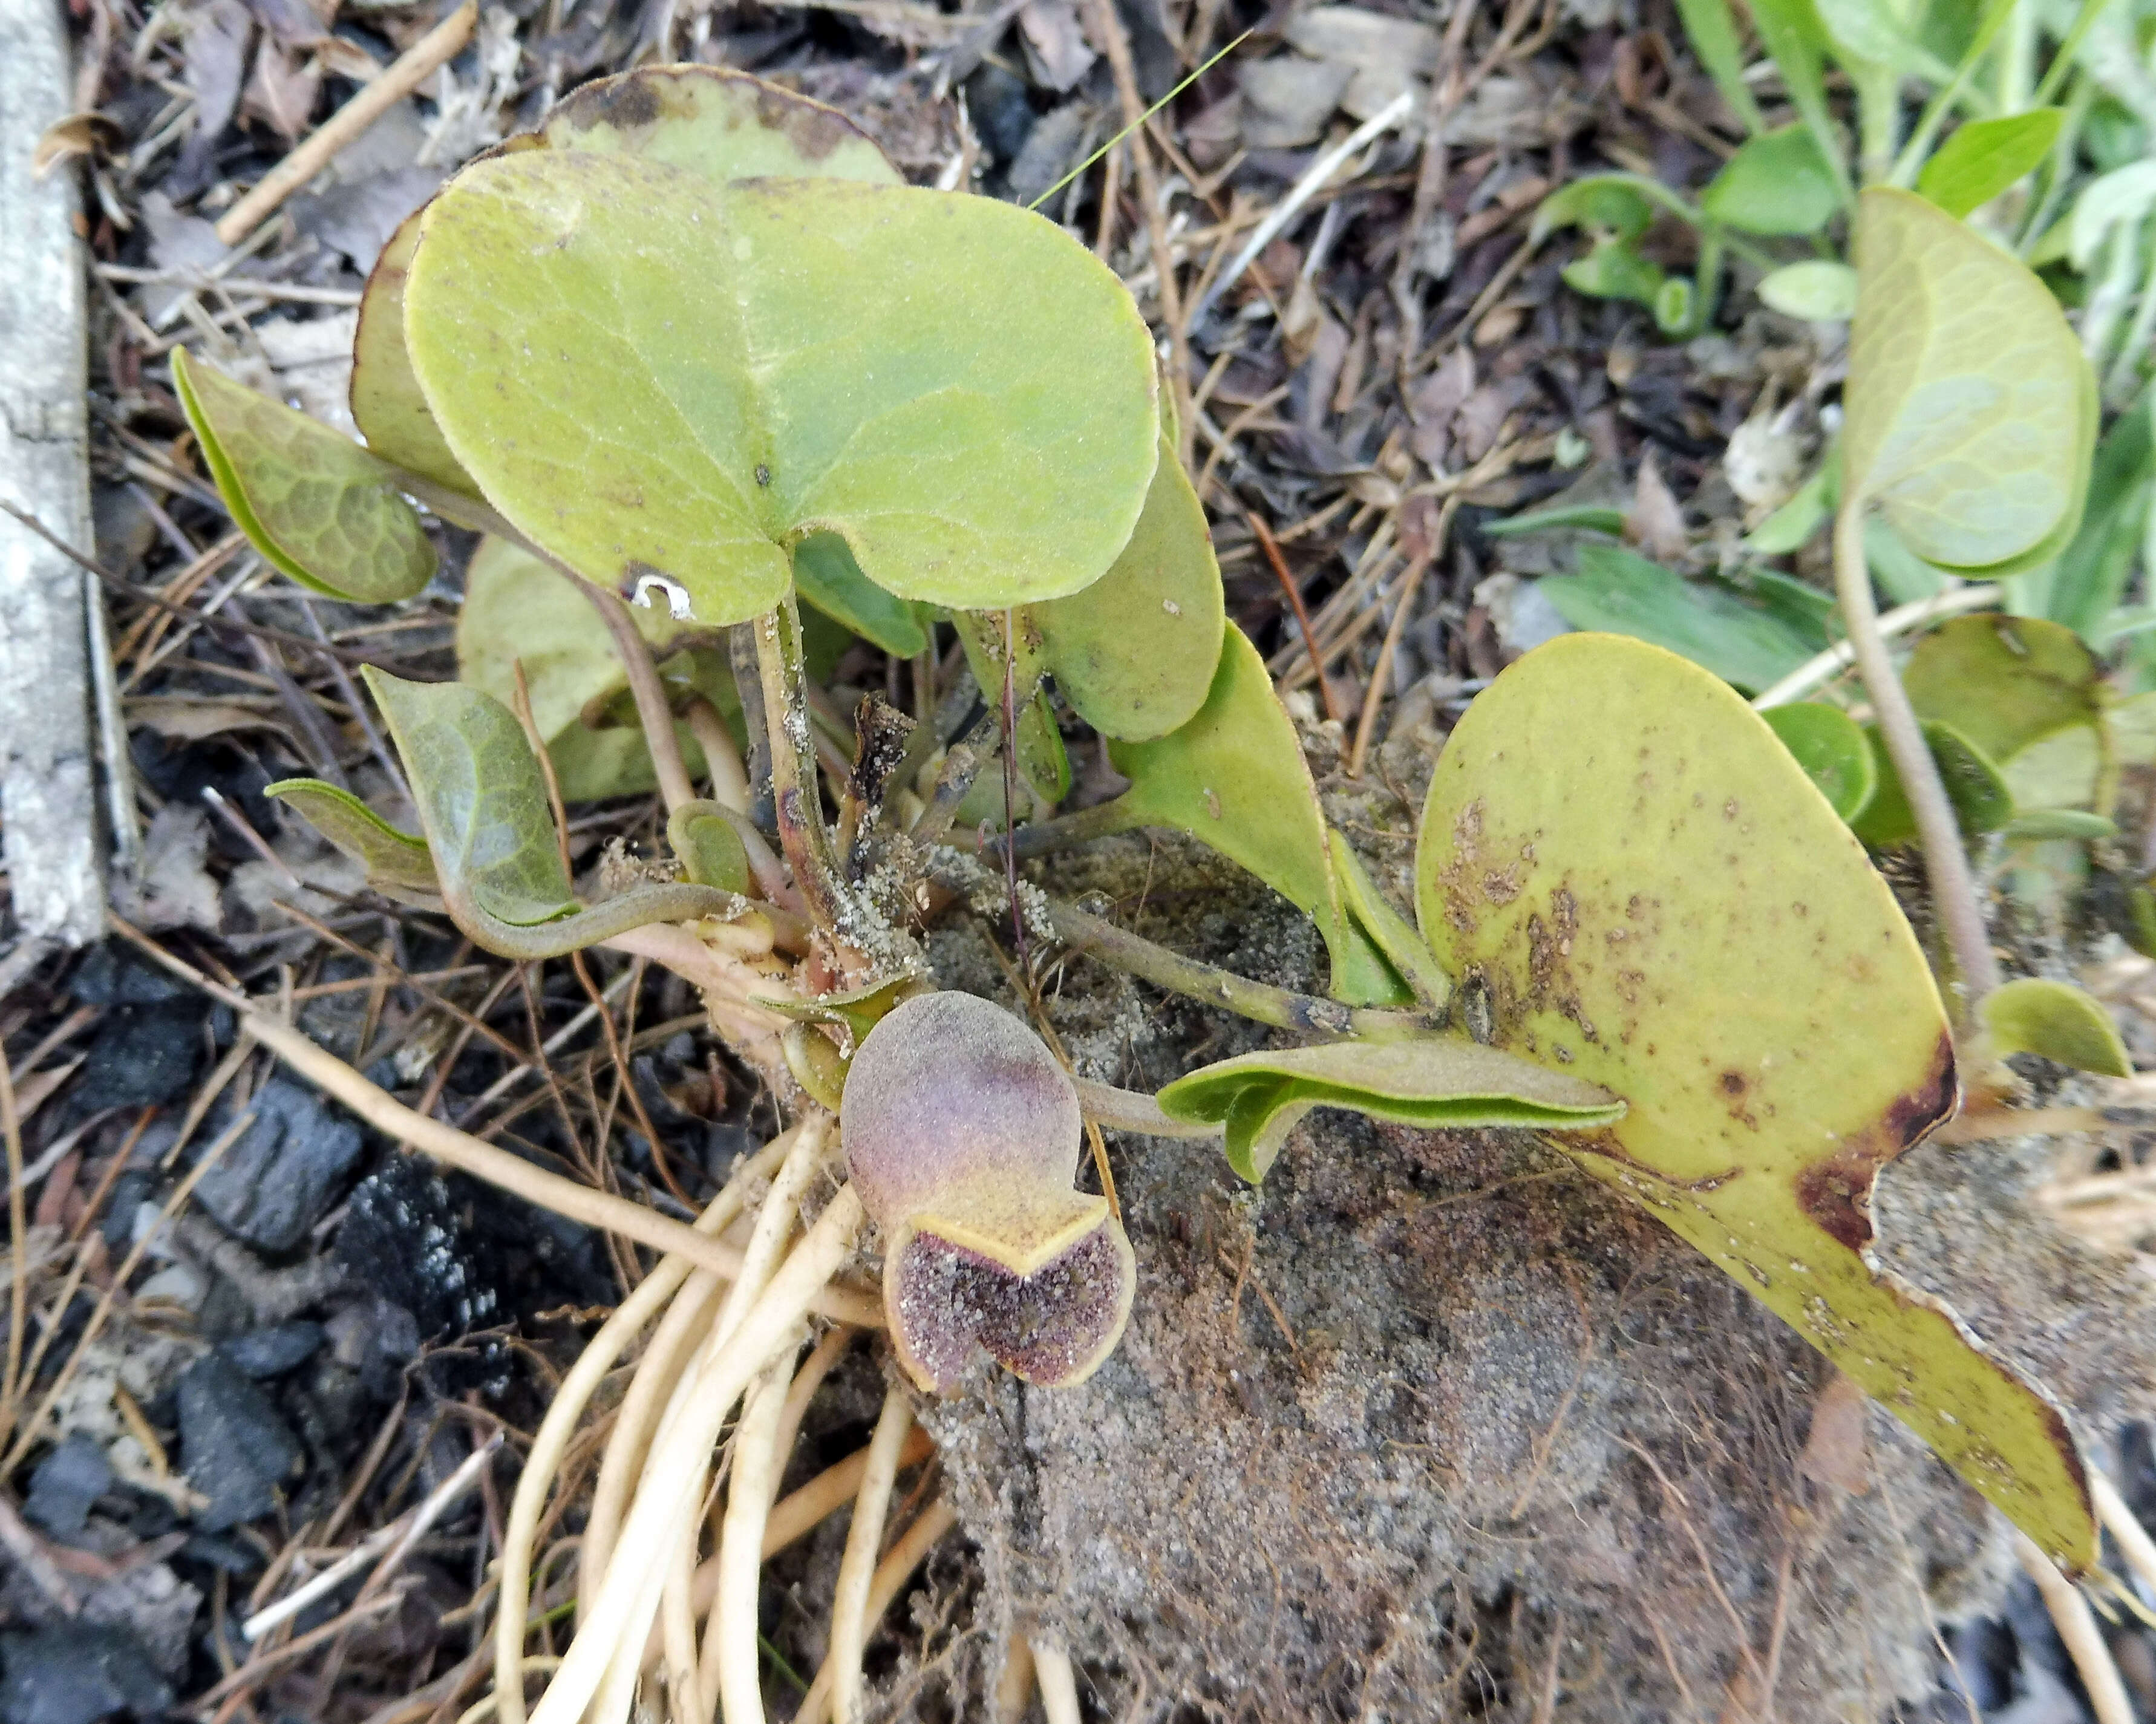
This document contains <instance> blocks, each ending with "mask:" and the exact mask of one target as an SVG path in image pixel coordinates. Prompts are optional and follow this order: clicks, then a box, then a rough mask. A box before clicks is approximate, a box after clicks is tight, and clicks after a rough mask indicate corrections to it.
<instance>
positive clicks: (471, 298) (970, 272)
mask: <svg viewBox="0 0 2156 1724" xmlns="http://www.w3.org/2000/svg"><path fill="white" fill-rule="evenodd" d="M420 231H421V240H420V245H419V249H418V254H417V255H416V257H415V258H414V259H413V264H412V270H411V274H410V275H409V277H408V280H407V283H406V287H405V339H406V342H407V345H408V347H409V349H410V351H411V357H412V362H413V370H414V371H415V372H416V373H417V375H418V378H419V382H420V386H421V387H422V388H423V390H424V391H425V393H426V396H427V400H428V404H429V407H430V408H432V409H433V411H434V418H435V420H436V422H437V423H439V425H440V426H441V428H442V431H443V434H444V437H445V438H446V439H448V441H449V445H450V447H451V449H453V450H454V452H455V453H456V454H457V457H458V459H459V461H460V463H461V464H463V465H464V467H465V469H466V470H467V471H469V472H470V473H471V474H472V475H473V476H474V477H475V478H476V479H477V480H479V481H480V485H482V486H483V487H484V489H485V492H486V494H487V496H488V498H489V500H490V501H491V502H492V503H493V505H495V508H497V509H499V510H500V511H501V513H502V514H503V515H504V516H506V517H507V518H508V519H509V520H510V521H511V522H512V523H514V524H515V525H516V526H517V527H518V528H519V530H520V531H522V532H524V533H525V534H526V536H529V537H530V538H531V539H532V540H533V541H535V542H536V543H539V544H541V545H543V546H547V549H549V550H550V551H552V552H555V553H556V554H557V555H559V556H561V557H562V558H563V560H565V561H566V562H568V563H569V564H570V565H571V566H572V567H574V568H576V569H577V572H580V573H581V574H583V575H584V576H585V577H587V578H588V579H591V580H593V581H595V582H599V583H600V584H602V585H605V586H608V587H619V586H624V585H625V584H627V583H629V582H634V580H636V579H637V578H638V577H639V576H642V575H644V574H649V573H663V574H665V575H666V576H667V577H670V579H671V580H672V581H673V582H675V584H676V585H678V586H679V587H681V588H682V589H683V590H684V591H685V593H686V594H687V595H688V603H689V607H690V616H691V618H692V619H693V620H695V621H696V622H697V623H702V624H704V625H706V626H711V625H715V624H718V623H734V622H739V621H742V620H743V619H745V618H748V617H751V616H753V615H755V614H757V613H758V612H761V611H763V610H766V609H768V608H770V607H771V606H772V604H773V603H774V602H775V601H776V600H777V598H778V595H779V594H780V593H782V592H783V591H784V590H785V587H786V584H787V582H788V577H789V575H790V573H791V567H790V558H789V556H788V552H789V549H790V547H791V546H793V544H795V543H796V542H798V541H799V540H801V539H802V538H803V537H805V536H808V535H809V534H811V533H815V532H835V533H838V534H839V535H840V536H843V537H844V539H845V540H846V541H847V544H848V546H849V548H850V550H851V551H852V552H853V556H854V560H855V562H856V563H857V564H858V565H859V566H860V569H861V571H862V572H863V573H864V574H865V575H866V576H867V577H869V579H870V580H871V581H873V582H875V583H876V584H877V585H878V586H880V587H883V588H884V589H885V591H886V592H889V593H896V594H897V595H898V596H899V597H901V598H912V599H925V600H928V601H931V602H933V603H942V604H950V605H954V606H964V607H974V608H980V607H986V606H991V605H1004V604H1013V603H1025V602H1029V601H1031V600H1035V599H1043V598H1060V597H1061V596H1063V595H1064V594H1066V593H1075V592H1076V591H1078V590H1079V589H1080V588H1081V587H1085V586H1086V585H1088V584H1090V583H1091V582H1093V581H1094V580H1096V579H1097V578H1098V577H1100V576H1101V574H1102V573H1103V572H1105V571H1106V568H1107V567H1108V566H1109V564H1110V563H1111V562H1113V561H1114V560H1115V557H1116V553H1117V552H1119V551H1120V550H1121V549H1122V546H1123V544H1124V542H1125V541H1127V539H1128V538H1129V537H1130V533H1131V528H1132V526H1133V525H1134V524H1135V523H1136V521H1137V516H1138V511H1139V509H1140V507H1141V505H1142V504H1143V502H1144V500H1145V494H1146V490H1147V485H1149V483H1150V481H1151V480H1152V469H1153V465H1154V461H1155V455H1156V444H1157V437H1158V433H1157V422H1156V417H1155V408H1154V403H1153V392H1154V387H1155V367H1154V361H1153V355H1152V341H1151V338H1150V336H1148V335H1147V331H1146V327H1145V325H1144V322H1143V321H1142V319H1141V318H1140V317H1139V316H1138V315H1137V308H1136V306H1135V305H1133V304H1132V301H1131V298H1130V295H1129V294H1128V292H1127V290H1125V289H1124V287H1123V286H1122V283H1121V282H1120V281H1118V280H1116V278H1115V276H1114V275H1111V273H1110V272H1109V271H1108V270H1107V269H1106V267H1105V266H1104V265H1102V264H1101V263H1100V262H1099V260H1098V259H1096V258H1094V257H1093V256H1092V254H1091V253H1090V252H1088V251H1086V249H1084V248H1083V247H1082V246H1081V245H1079V244H1077V243H1076V242H1075V240H1073V239H1070V237H1069V236H1068V235H1067V234H1065V233H1063V232H1062V230H1061V229H1060V228H1057V227H1055V224H1054V223H1050V222H1049V221H1046V220H1045V219H1044V218H1040V217H1038V216H1034V215H1031V214H1029V213H1027V212H1025V211H1024V210H1021V209H1019V208H1015V207H1014V206H1013V205H1009V204H1004V203H996V202H995V201H993V199H989V198H960V197H953V196H951V195H948V194H945V193H939V192H929V191H923V190H919V189H916V188H913V187H901V186H871V185H865V184H860V183H856V182H847V181H840V180H824V179H763V180H739V181H732V182H726V183H723V184H721V183H716V182H712V181H711V180H710V179H708V178H706V177H702V176H701V175H698V174H696V173H693V172H688V171H685V170H683V169H680V168H677V167H669V166H666V165H665V164H663V163H660V162H654V161H650V160H648V159H644V158H639V157H634V156H604V155H598V154H593V153H592V152H589V151H534V150H527V151H520V152H518V153H516V154H513V155H506V156H497V157H495V158H493V159H490V160H485V161H481V162H475V163H474V164H473V165H472V166H471V167H468V168H466V169H465V171H464V172H462V173H460V174H459V176H458V177H456V178H455V179H454V181H452V182H450V184H449V186H448V187H446V188H444V191H443V192H441V193H440V195H439V196H438V197H437V198H435V199H434V202H433V203H430V204H429V206H428V207H427V211H426V213H425V215H424V217H423V220H422V223H421V230H420ZM1020 283H1022V284H1023V290H1019V287H1018V286H1017V284H1020Z"/></svg>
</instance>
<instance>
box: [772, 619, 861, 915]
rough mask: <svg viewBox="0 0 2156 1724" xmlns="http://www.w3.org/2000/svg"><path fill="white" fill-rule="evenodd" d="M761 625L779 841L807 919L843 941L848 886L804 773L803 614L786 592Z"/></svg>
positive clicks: (807, 742)
mask: <svg viewBox="0 0 2156 1724" xmlns="http://www.w3.org/2000/svg"><path fill="white" fill-rule="evenodd" d="M749 627H750V628H751V629H753V630H754V631H755V638H756V661H757V679H758V686H759V688H760V690H761V691H762V695H763V719H764V736H765V737H766V738H767V741H769V743H770V746H771V795H772V812H773V817H774V818H776V819H777V821H778V846H779V848H780V849H782V850H783V851H784V852H785V853H786V859H787V861H788V863H789V864H790V865H792V867H793V882H794V885H797V886H798V888H799V889H800V891H801V900H802V902H803V905H804V906H806V907H807V909H808V916H809V919H810V920H811V921H814V923H815V924H816V925H817V926H819V928H821V929H822V930H824V932H825V933H827V934H829V935H830V936H833V937H834V938H835V939H837V940H839V941H840V942H843V943H847V944H850V941H848V940H847V936H846V935H845V933H844V929H845V927H846V926H847V923H848V921H849V920H850V918H849V916H848V914H847V909H848V905H847V893H846V890H845V887H844V884H843V882H842V881H841V880H840V878H839V867H838V863H837V860H836V859H835V858H834V856H833V854H832V853H831V834H830V829H829V828H828V827H826V826H825V825H824V802H823V798H822V796H821V795H820V794H819V791H818V788H817V785H816V782H815V780H814V778H813V777H803V772H802V769H801V760H802V756H803V754H804V753H808V751H809V750H810V749H811V748H813V747H814V742H813V740H812V736H811V733H810V731H809V723H808V695H807V693H806V692H805V690H803V673H802V667H801V618H800V615H799V613H798V612H796V611H795V609H794V608H793V593H791V592H788V593H787V594H786V595H785V596H784V597H783V598H781V599H780V600H779V602H778V605H777V606H776V607H775V608H773V609H771V610H768V611H766V612H765V613H763V614H762V616H760V617H758V618H756V619H755V620H754V621H753V622H752V623H750V624H749Z"/></svg>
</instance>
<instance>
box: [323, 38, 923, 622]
mask: <svg viewBox="0 0 2156 1724" xmlns="http://www.w3.org/2000/svg"><path fill="white" fill-rule="evenodd" d="M502 148H503V149H504V150H526V149H550V150H588V151H596V152H598V153H600V154H603V155H630V156H649V158H650V159H652V160H653V161H655V162H669V163H670V164H672V165H673V166H675V167H680V168H685V169H687V170H689V171H690V172H696V173H701V174H702V175H704V176H705V177H707V178H710V179H715V180H735V179H749V178H770V177H789V176H808V177H826V178H832V179H847V180H863V181H867V182H871V183H874V184H878V185H891V186H895V185H898V184H901V182H902V181H903V176H902V175H901V174H900V172H898V170H897V169H896V168H895V167H892V166H891V162H890V159H889V158H888V157H886V156H885V155H884V153H883V151H881V150H880V149H879V148H877V147H876V146H875V142H874V141H872V140H871V139H870V137H869V136H868V135H867V134H866V133H865V132H863V131H861V130H860V128H859V127H858V126H855V124H854V123H853V122H852V121H850V120H848V119H847V118H846V117H845V116H844V115H843V114H840V113H839V111H838V110H836V109H834V108H828V107H826V106H824V104H823V103H821V102H819V101H812V100H810V99H809V98H808V97H807V96H804V95H796V94H795V93H794V92H793V91H792V90H784V89H782V88H781V87H780V86H778V85H775V84H767V83H765V82H764V81H763V80H762V79H760V78H752V77H749V76H748V75H747V74H745V73H742V72H733V71H728V70H726V69H725V68H723V67H720V66H645V67H641V68H639V69H637V70H635V71H633V72H624V73H623V74H621V75H619V77H614V78H600V79H597V80H594V81H593V82H592V83H589V84H587V85H582V86H581V87H579V88H578V89H577V90H572V91H571V92H570V93H569V94H568V95H566V96H564V97H563V98H562V100H561V101H560V102H558V103H557V104H556V105H555V106H554V108H553V110H552V111H551V112H550V113H549V114H548V115H547V118H546V120H545V121H544V122H542V125H541V126H540V128H539V130H538V131H536V132H527V133H524V134H522V135H521V136H516V137H514V138H511V140H510V141H508V142H507V143H506V144H505V145H503V146H502ZM421 213H422V212H414V213H413V214H412V215H411V216H410V217H408V218H407V219H406V220H405V221H404V223H403V224H402V225H401V226H400V227H398V229H397V232H396V233H394V234H393V236H391V239H390V241H389V243H388V244H387V245H386V246H384V247H383V248H382V254H381V256H380V257H379V259H377V261H376V263H375V266H374V269H373V273H372V275H369V276H368V277H367V291H366V293H365V295H362V298H361V300H360V308H359V330H358V333H357V336H356V337H355V338H354V341H353V343H352V418H353V420H354V422H355V423H357V425H358V426H359V428H360V431H361V432H362V434H363V435H364V436H365V437H366V439H367V444H368V446H369V447H370V448H372V449H373V450H374V451H375V452H376V453H377V454H379V455H381V456H382V458H383V459H386V460H391V461H394V462H396V463H397V464H398V465H399V466H401V467H408V468H409V469H411V470H412V471H413V472H414V473H418V474H421V475H424V476H425V477H427V478H429V479H432V480H434V481H435V482H436V483H438V484H440V485H448V486H449V487H450V488H451V489H452V490H459V491H462V492H464V493H465V494H466V495H470V496H473V497H476V496H478V495H480V491H479V486H478V485H477V483H476V482H475V480H473V479H472V477H471V475H470V474H468V473H466V472H465V469H464V468H463V466H462V465H461V464H459V462H458V460H457V458H456V456H455V455H454V454H452V453H451V452H450V449H449V444H447V443H445V442H444V440H443V439H442V434H441V429H440V428H439V426H437V425H436V424H435V423H434V413H433V412H432V410H431V409H430V408H429V407H428V405H427V398H426V396H425V395H424V394H423V393H421V391H420V388H419V380H418V378H417V377H414V376H413V372H412V362H411V358H410V356H409V355H408V352H407V351H406V349H405V346H404V278H405V275H406V272H407V271H408V269H410V267H411V263H412V254H413V251H414V250H415V249H417V248H418V243H419V217H420V214H421ZM860 632H862V633H866V632H867V631H865V630H863V631H860Z"/></svg>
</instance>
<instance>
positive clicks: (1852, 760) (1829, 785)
mask: <svg viewBox="0 0 2156 1724" xmlns="http://www.w3.org/2000/svg"><path fill="white" fill-rule="evenodd" d="M1762 716H1763V717H1764V718H1765V719H1766V721H1767V728H1768V730H1770V731H1773V732H1774V734H1775V736H1778V737H1779V738H1780V740H1781V744H1782V746H1783V747H1784V748H1786V749H1788V750H1789V754H1790V756H1791V757H1792V758H1793V759H1794V760H1795V762H1796V763H1797V764H1798V765H1799V766H1800V767H1803V768H1804V776H1805V777H1807V778H1809V779H1810V780H1811V781H1812V782H1813V784H1814V785H1815V786H1816V787H1817V788H1818V789H1819V793H1820V795H1822V796H1824V797H1825V798H1826V799H1827V803H1828V805H1829V806H1830V808H1833V810H1834V811H1835V813H1837V814H1839V815H1840V816H1841V818H1843V819H1845V820H1847V821H1851V822H1854V821H1855V820H1856V817H1857V816H1858V815H1859V814H1861V813H1863V811H1864V806H1865V804H1866V803H1868V802H1870V801H1871V795H1872V792H1873V791H1874V790H1875V789H1876V788H1878V783H1879V774H1878V771H1877V769H1876V767H1874V766H1873V765H1872V761H1871V744H1870V743H1869V742H1867V741H1866V740H1865V737H1864V728H1863V726H1861V725H1860V724H1858V723H1857V722H1856V720H1855V719H1853V718H1851V716H1849V715H1848V714H1847V713H1846V712H1844V711H1842V710H1841V708H1840V707H1839V706H1828V705H1827V704H1826V703H1825V701H1823V700H1798V701H1794V702H1792V703H1791V704H1790V705H1789V706H1776V707H1774V708H1771V709H1770V710H1769V711H1767V712H1765V713H1764V714H1763V715H1762Z"/></svg>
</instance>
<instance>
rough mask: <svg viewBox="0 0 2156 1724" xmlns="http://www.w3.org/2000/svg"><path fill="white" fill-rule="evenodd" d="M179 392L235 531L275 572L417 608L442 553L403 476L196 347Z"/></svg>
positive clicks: (338, 592)
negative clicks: (208, 360)
mask: <svg viewBox="0 0 2156 1724" xmlns="http://www.w3.org/2000/svg"><path fill="white" fill-rule="evenodd" d="M172 382H173V385H174V387H176V389H177V391H178V393H179V398H180V405H181V406H182V408H185V409H186V410H187V423H189V424H190V425H192V426H193V428H194V433H195V437H196V439H197V440H198V442H199V443H200V444H202V450H203V459H205V460H206V461H208V464H209V470H210V476H211V477H212V478H213V479H214V480H216V481H217V488H218V494H219V495H221V496H223V499H224V500H225V505H226V506H227V507H228V508H229V509H230V510H231V511H232V519H233V525H234V526H237V527H238V528H239V530H240V531H242V532H244V533H245V534H246V535H247V537H248V540H249V542H250V543H252V544H253V545H254V548H255V549H256V550H257V551H259V552H261V553H262V554H263V556H264V557H266V558H268V559H269V562H270V563H271V565H272V566H273V567H275V568H277V569H279V570H280V571H281V572H284V573H285V574H287V575H290V577H292V578H293V579H294V580H295V581H297V582H299V583H300V585H301V586H303V587H312V588H313V589H314V590H315V591H316V592H317V593H327V594H329V595H330V597H331V598H343V599H349V600H351V601H352V603H356V604H387V603H390V602H391V601H393V600H395V599H399V598H411V597H412V595H413V593H417V592H418V590H419V589H420V588H421V587H424V586H425V585H426V584H427V582H429V581H430V580H432V579H433V578H434V546H432V545H431V544H429V542H428V540H427V535H426V531H425V530H424V529H423V527H422V526H420V525H419V516H418V511H415V510H414V509H413V507H412V505H410V504H409V503H408V502H407V501H405V500H404V497H403V493H402V492H401V491H399V490H398V480H399V479H400V477H401V476H402V475H399V474H398V471H397V469H395V468H393V467H390V466H388V465H386V464H383V463H382V462H381V461H379V460H377V459H375V457H374V456H372V455H371V454H368V453H367V451H366V450H365V449H362V448H361V447H360V446H359V445H358V444H356V443H354V442H353V441H352V439H350V438H349V437H345V436H341V435H340V434H338V433H336V432H335V431H332V430H331V429H330V428H329V427H328V426H326V425H325V424H322V423H320V422H319V421H318V420H315V419H311V418H308V417H307V416H306V415H305V413H295V412H294V411H293V410H292V409H291V408H289V407H286V406H285V405H284V404H283V403H281V402H275V401H272V400H270V399H269V398H268V397H267V396H263V395H257V394H256V393H254V391H253V390H252V389H249V388H247V387H244V386H243V385H241V384H239V383H235V382H233V381H232V379H231V378H229V377H226V376H225V375H224V374H223V372H219V371H218V370H217V369H216V368H215V367H212V366H208V365H198V364H197V363H195V362H193V361H192V360H191V359H190V358H189V357H188V356H187V349H186V348H184V347H175V348H174V349H173V350H172Z"/></svg>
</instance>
